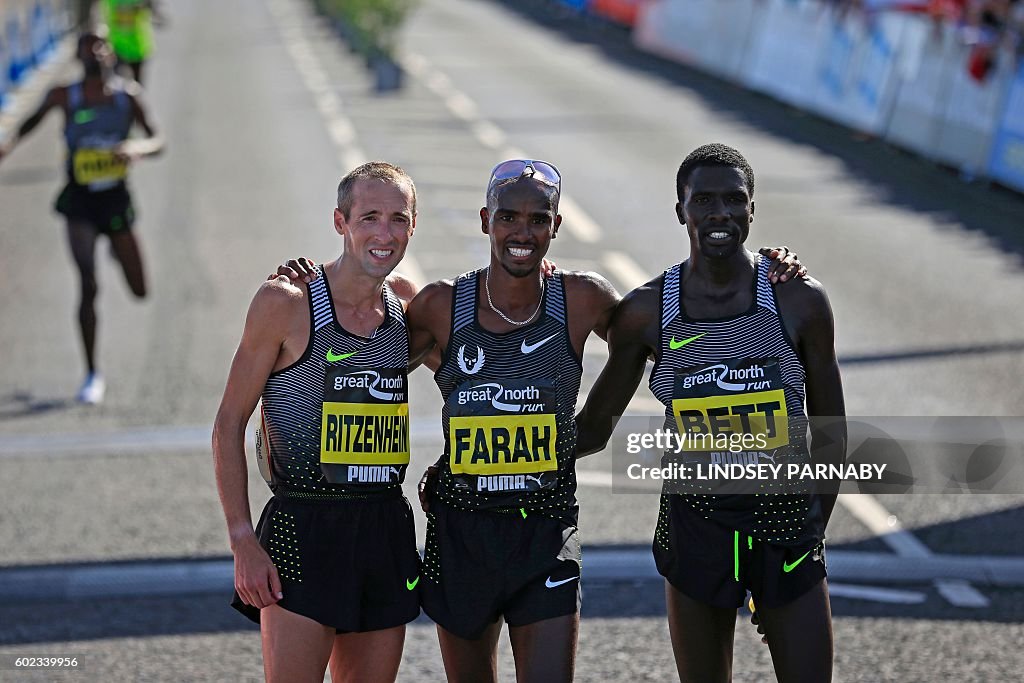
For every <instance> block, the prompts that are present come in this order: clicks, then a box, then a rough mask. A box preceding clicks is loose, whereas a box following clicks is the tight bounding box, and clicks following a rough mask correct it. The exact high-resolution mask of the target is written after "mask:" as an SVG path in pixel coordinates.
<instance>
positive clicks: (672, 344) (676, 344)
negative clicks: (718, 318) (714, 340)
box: [668, 332, 707, 351]
mask: <svg viewBox="0 0 1024 683" xmlns="http://www.w3.org/2000/svg"><path fill="white" fill-rule="evenodd" d="M705 334H707V332H701V333H700V334H698V335H697V336H695V337H690V338H689V339H684V340H682V341H676V338H675V337H672V340H671V341H670V342H669V343H668V347H669V348H670V349H672V350H673V351H677V350H679V349H681V348H683V347H684V346H686V345H687V344H689V343H690V342H694V341H697V340H698V339H700V338H701V337H703V336H704V335H705Z"/></svg>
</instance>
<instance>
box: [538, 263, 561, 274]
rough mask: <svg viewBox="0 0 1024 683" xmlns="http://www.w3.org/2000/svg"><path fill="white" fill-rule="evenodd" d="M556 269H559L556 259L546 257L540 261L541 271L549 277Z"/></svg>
mask: <svg viewBox="0 0 1024 683" xmlns="http://www.w3.org/2000/svg"><path fill="white" fill-rule="evenodd" d="M556 270H558V264H557V263H555V262H554V261H549V260H547V259H544V260H543V261H541V262H540V272H541V273H543V274H544V277H549V276H550V275H551V273H553V272H555V271H556Z"/></svg>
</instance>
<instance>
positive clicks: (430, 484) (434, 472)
mask: <svg viewBox="0 0 1024 683" xmlns="http://www.w3.org/2000/svg"><path fill="white" fill-rule="evenodd" d="M439 473H440V469H439V468H438V466H437V465H430V466H429V467H427V471H426V472H424V473H423V477H422V478H421V479H420V484H419V487H418V488H417V492H418V493H419V496H420V507H421V508H423V511H424V512H430V494H431V493H433V491H434V487H435V486H437V477H438V475H439Z"/></svg>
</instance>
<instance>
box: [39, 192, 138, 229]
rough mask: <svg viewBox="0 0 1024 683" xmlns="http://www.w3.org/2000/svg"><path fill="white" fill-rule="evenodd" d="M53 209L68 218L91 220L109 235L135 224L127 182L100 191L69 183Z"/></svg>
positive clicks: (86, 221)
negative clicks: (92, 190) (91, 190)
mask: <svg viewBox="0 0 1024 683" xmlns="http://www.w3.org/2000/svg"><path fill="white" fill-rule="evenodd" d="M54 209H56V211H57V213H59V214H61V215H63V216H65V217H66V218H67V219H68V220H70V221H80V222H83V223H89V224H90V225H93V226H94V227H95V228H96V229H97V230H98V231H99V232H101V233H103V234H106V235H110V234H114V233H118V232H124V231H126V230H131V228H132V225H133V224H134V223H135V209H134V208H133V207H132V197H131V194H129V193H128V187H127V186H126V185H125V184H124V183H120V184H118V185H116V186H114V187H112V188H110V189H109V190H100V191H99V192H90V191H89V188H87V187H85V186H83V185H78V184H77V183H68V184H67V185H66V186H65V187H64V189H63V190H62V191H61V193H60V195H59V196H58V197H57V201H56V203H55V204H54Z"/></svg>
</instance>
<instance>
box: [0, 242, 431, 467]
mask: <svg viewBox="0 0 1024 683" xmlns="http://www.w3.org/2000/svg"><path fill="white" fill-rule="evenodd" d="M402 263H403V265H404V263H405V262H404V261H403V262H402ZM212 434H213V425H181V426H164V427H143V428H133V429H124V430H120V431H116V432H68V433H60V432H58V433H53V432H46V433H41V434H6V435H4V438H3V440H0V459H2V458H30V457H65V456H86V457H94V456H103V455H125V454H136V455H137V454H139V453H143V454H146V453H168V452H171V453H173V452H178V453H180V452H183V451H208V450H209V449H210V438H211V436H212ZM409 436H410V438H412V439H416V440H420V439H422V440H424V441H427V440H441V439H442V435H441V427H440V425H439V424H437V423H436V420H432V419H428V418H425V417H424V418H419V417H418V416H417V417H416V419H413V420H411V421H410V424H409ZM252 441H253V439H252V430H251V429H250V430H249V432H248V443H249V446H250V447H251V446H252Z"/></svg>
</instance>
